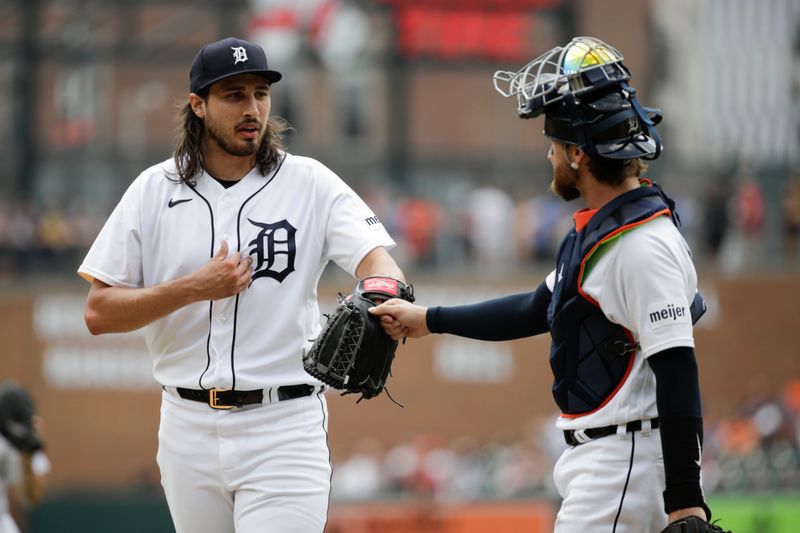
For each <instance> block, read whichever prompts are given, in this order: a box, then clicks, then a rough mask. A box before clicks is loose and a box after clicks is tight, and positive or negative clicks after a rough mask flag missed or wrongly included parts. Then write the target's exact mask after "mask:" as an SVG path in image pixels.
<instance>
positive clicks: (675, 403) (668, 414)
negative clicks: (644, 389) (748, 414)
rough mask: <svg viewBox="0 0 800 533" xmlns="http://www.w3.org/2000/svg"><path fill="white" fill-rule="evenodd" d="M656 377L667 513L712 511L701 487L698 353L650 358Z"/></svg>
mask: <svg viewBox="0 0 800 533" xmlns="http://www.w3.org/2000/svg"><path fill="white" fill-rule="evenodd" d="M647 362H648V363H649V364H650V368H652V369H653V373H654V374H655V376H656V405H657V407H658V419H659V427H660V434H661V451H662V456H663V459H664V475H665V478H666V479H665V481H666V488H665V490H664V511H665V512H666V513H671V512H673V511H677V510H679V509H686V508H688V507H702V508H703V509H704V510H705V512H706V518H707V519H708V520H710V519H711V510H710V509H709V508H708V505H707V504H706V502H705V496H704V495H703V489H702V487H701V485H700V465H701V464H702V447H703V418H702V414H701V412H702V410H701V406H700V385H699V379H698V371H697V360H696V359H695V356H694V349H693V348H690V347H688V346H686V347H676V348H669V349H667V350H664V351H662V352H659V353H657V354H654V355H651V356H650V357H648V358H647Z"/></svg>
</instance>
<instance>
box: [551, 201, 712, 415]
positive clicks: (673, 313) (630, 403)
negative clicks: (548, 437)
mask: <svg viewBox="0 0 800 533" xmlns="http://www.w3.org/2000/svg"><path fill="white" fill-rule="evenodd" d="M556 275H557V274H556V271H555V270H554V271H553V272H551V273H550V274H549V275H548V276H547V280H546V281H547V286H548V287H549V288H550V290H551V291H552V290H553V287H554V285H555V279H556ZM583 290H584V292H586V294H588V295H589V296H590V297H591V298H593V299H594V300H595V301H596V302H597V303H598V304H599V305H600V308H601V309H602V311H603V313H604V314H605V315H606V317H607V318H608V319H609V320H610V321H611V322H614V323H616V324H619V325H621V326H623V327H624V328H626V329H627V330H628V331H630V332H631V333H632V334H633V337H634V340H635V341H636V342H638V343H639V345H640V349H639V350H638V351H637V352H636V354H635V357H634V363H633V367H632V369H631V373H630V375H629V376H628V378H627V380H626V381H625V383H624V384H623V385H622V387H621V388H620V390H619V391H618V392H617V393H616V394H615V395H614V397H613V398H612V399H611V400H610V401H609V402H608V403H607V404H606V405H604V406H603V407H601V408H600V409H598V410H597V411H595V412H593V413H590V414H587V415H584V416H579V417H574V418H570V417H564V416H561V417H559V419H558V422H557V424H556V425H557V427H558V428H560V429H586V428H594V427H604V426H608V425H612V424H623V423H627V422H630V421H634V420H642V419H650V418H655V417H656V416H658V412H657V410H656V380H655V375H654V374H653V371H652V370H651V369H650V366H649V365H648V364H647V361H646V358H647V357H649V356H651V355H653V354H655V353H658V352H661V351H663V350H666V349H668V348H675V347H679V346H687V347H694V336H693V333H692V318H691V313H690V312H689V306H690V304H691V302H692V300H693V299H694V296H695V293H696V291H697V273H696V272H695V269H694V265H693V263H692V258H691V254H690V252H689V247H688V245H687V244H686V242H685V241H684V239H683V236H682V235H681V234H680V232H679V231H678V229H677V228H676V227H675V225H674V224H673V223H672V221H671V220H670V219H669V217H666V216H662V217H657V218H655V219H653V220H651V221H649V222H646V223H644V224H642V225H640V226H637V227H635V228H633V229H632V230H630V231H627V232H625V233H623V234H622V235H621V236H620V237H618V238H616V239H614V240H613V241H612V242H609V243H607V244H605V245H604V255H602V257H600V258H599V259H598V260H597V262H596V263H595V264H594V265H593V266H592V269H591V270H590V271H589V273H588V275H587V276H586V277H585V279H584V282H583Z"/></svg>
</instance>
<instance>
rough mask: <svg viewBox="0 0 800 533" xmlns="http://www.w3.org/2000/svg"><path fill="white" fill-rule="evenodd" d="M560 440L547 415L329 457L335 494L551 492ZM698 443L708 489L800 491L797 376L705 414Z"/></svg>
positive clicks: (449, 498) (434, 496) (445, 498)
mask: <svg viewBox="0 0 800 533" xmlns="http://www.w3.org/2000/svg"><path fill="white" fill-rule="evenodd" d="M555 416H556V415H554V417H555ZM554 417H553V418H554ZM565 447H566V444H564V440H563V437H562V435H561V433H560V432H558V431H557V430H556V429H555V427H554V423H553V419H544V420H532V421H529V422H528V423H527V424H525V427H524V428H523V430H522V431H521V432H520V434H519V435H517V436H515V437H513V438H512V437H508V438H498V439H495V440H493V441H492V442H489V443H484V444H479V443H478V442H477V441H476V440H474V439H472V438H471V437H466V436H465V437H459V438H456V439H453V440H452V441H449V442H448V441H446V440H445V439H443V438H442V437H441V436H439V435H436V434H425V435H417V436H413V437H411V438H408V439H406V440H404V441H403V442H400V443H399V444H397V445H395V446H391V447H388V448H385V447H383V446H382V444H381V443H380V441H378V440H377V439H374V438H364V439H362V440H360V441H358V442H357V443H356V444H355V445H354V446H353V447H352V449H351V450H349V451H348V452H347V454H346V456H344V457H342V458H341V459H339V460H337V461H336V462H335V468H334V477H333V491H334V492H333V497H334V498H336V499H338V500H343V501H365V500H377V499H430V500H434V501H437V502H463V501H472V500H486V499H514V498H528V497H539V498H555V497H556V493H555V487H554V486H553V483H552V471H553V466H554V464H555V461H556V460H557V459H558V456H559V455H560V453H561V451H562V450H563V449H564V448H565ZM704 448H705V449H704V453H703V476H704V477H703V486H704V490H705V491H706V492H707V493H775V492H797V491H800V378H796V379H794V380H793V381H790V382H789V383H788V384H787V385H786V386H785V388H784V389H783V390H782V391H781V392H780V393H778V394H775V395H774V396H769V397H763V398H751V399H750V400H749V401H747V402H746V403H745V404H744V405H742V406H741V409H740V410H739V412H736V413H734V414H731V415H730V416H726V417H724V418H722V419H718V420H713V419H706V421H705V443H704Z"/></svg>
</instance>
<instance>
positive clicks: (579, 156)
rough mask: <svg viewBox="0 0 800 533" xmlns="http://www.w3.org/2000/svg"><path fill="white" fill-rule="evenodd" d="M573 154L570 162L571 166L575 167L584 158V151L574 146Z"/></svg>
mask: <svg viewBox="0 0 800 533" xmlns="http://www.w3.org/2000/svg"><path fill="white" fill-rule="evenodd" d="M574 148H575V156H574V157H573V158H572V164H573V165H574V166H573V167H572V168H574V169H577V168H578V166H579V165H581V164H582V163H583V162H584V160H586V152H584V151H583V150H581V149H580V148H579V147H577V146H575V147H574Z"/></svg>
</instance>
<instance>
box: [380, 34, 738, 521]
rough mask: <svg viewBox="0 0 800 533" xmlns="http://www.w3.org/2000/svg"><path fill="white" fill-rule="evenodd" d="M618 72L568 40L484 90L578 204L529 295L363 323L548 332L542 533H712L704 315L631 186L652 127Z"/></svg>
mask: <svg viewBox="0 0 800 533" xmlns="http://www.w3.org/2000/svg"><path fill="white" fill-rule="evenodd" d="M622 59H623V58H622V54H621V53H620V52H619V51H618V50H616V49H615V48H613V47H611V46H609V45H608V44H606V43H604V42H602V41H600V40H598V39H594V38H591V37H576V38H575V39H573V40H572V41H570V42H569V43H568V44H567V45H566V46H558V47H555V48H553V49H552V50H550V51H549V52H546V53H545V54H543V55H541V56H539V57H538V58H536V59H534V60H533V61H531V62H530V63H528V64H527V65H525V66H524V67H523V68H521V69H520V70H518V71H499V72H497V73H496V74H495V76H494V81H495V88H496V89H497V90H498V92H500V93H501V94H502V95H504V96H506V97H515V99H516V107H517V113H518V115H519V116H520V117H521V118H535V117H538V116H541V115H544V134H545V136H546V137H547V138H548V139H549V140H550V150H549V153H548V156H547V158H548V160H549V162H550V164H551V167H552V181H551V184H550V188H551V190H552V192H553V193H555V194H556V195H557V196H558V197H560V198H561V199H563V200H566V201H569V200H577V199H580V200H581V202H582V204H584V208H583V209H581V210H579V211H577V212H576V213H575V214H574V226H573V228H572V229H571V230H570V231H569V232H568V233H567V234H566V235H565V237H564V239H563V241H562V244H561V246H560V248H559V251H558V254H557V259H556V264H555V266H554V269H553V270H552V271H551V272H550V274H549V275H548V276H547V277H546V278H545V279H544V280H543V281H542V282H541V283H540V284H539V286H538V288H537V289H535V290H534V291H532V292H529V293H521V294H515V295H509V296H504V297H501V298H496V299H494V300H487V301H484V302H479V303H475V304H471V305H465V306H449V307H440V306H436V307H430V308H426V307H421V306H415V305H411V304H408V303H407V302H404V301H402V300H399V299H397V300H389V301H387V302H386V303H384V304H382V305H380V306H377V307H375V308H371V309H370V313H373V314H375V315H378V316H381V317H382V320H383V324H384V329H385V330H386V331H387V333H388V334H389V335H391V336H392V337H393V338H395V339H399V338H404V337H412V338H414V337H421V336H423V335H427V334H429V333H449V334H454V335H459V336H462V337H470V338H474V339H482V340H488V341H501V340H511V339H518V338H523V337H529V336H533V335H539V334H542V333H545V332H549V333H550V337H551V340H552V343H551V350H550V359H549V363H550V368H551V370H552V373H553V387H552V393H553V399H554V400H555V402H556V405H558V407H559V409H560V410H561V416H560V417H559V418H558V420H557V422H556V427H558V428H559V429H560V430H562V431H563V434H564V439H565V441H566V443H567V444H568V445H569V447H568V448H567V449H565V450H564V452H563V454H562V455H561V457H560V458H559V460H558V462H557V463H556V465H555V467H554V473H553V479H554V481H555V485H556V488H557V490H558V493H559V495H560V496H561V498H562V502H561V508H560V510H559V512H558V515H557V517H556V522H555V527H554V530H555V531H556V533H655V532H658V531H664V532H666V533H695V532H696V533H700V532H705V531H709V532H711V531H713V532H721V531H722V530H721V529H720V528H719V526H716V525H714V524H713V523H709V521H710V520H711V509H709V507H708V505H707V503H706V500H705V495H704V494H703V489H702V485H701V479H700V469H701V463H702V452H703V418H702V409H701V402H700V385H699V377H698V365H697V360H696V359H695V351H694V336H693V324H694V322H695V321H696V320H697V319H699V318H700V317H701V316H702V314H703V312H704V311H705V305H704V302H703V298H702V296H701V295H700V293H699V292H698V291H697V272H696V271H695V268H694V265H693V263H692V257H691V253H690V251H689V247H688V245H687V244H686V242H685V241H684V239H683V237H682V236H681V234H680V232H679V230H678V222H679V221H678V218H677V214H676V213H675V209H674V208H675V204H674V202H673V201H672V200H671V199H670V198H669V197H668V196H667V195H666V194H665V193H664V191H663V190H662V189H661V188H660V187H659V186H658V185H657V184H656V183H654V182H652V181H650V180H646V179H640V176H641V175H642V173H643V172H644V171H645V170H646V169H647V166H646V163H645V162H644V161H649V160H652V159H656V158H657V157H658V156H659V155H660V153H661V141H660V140H659V136H658V133H657V132H656V129H655V126H656V125H657V124H658V123H659V122H660V121H661V112H660V111H658V110H657V109H651V108H646V107H643V106H642V105H641V103H640V102H639V100H638V98H637V97H636V90H635V89H634V88H633V87H631V86H629V85H628V81H629V80H630V78H631V74H630V71H629V70H628V68H627V67H626V66H625V65H624V64H623V62H622Z"/></svg>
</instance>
